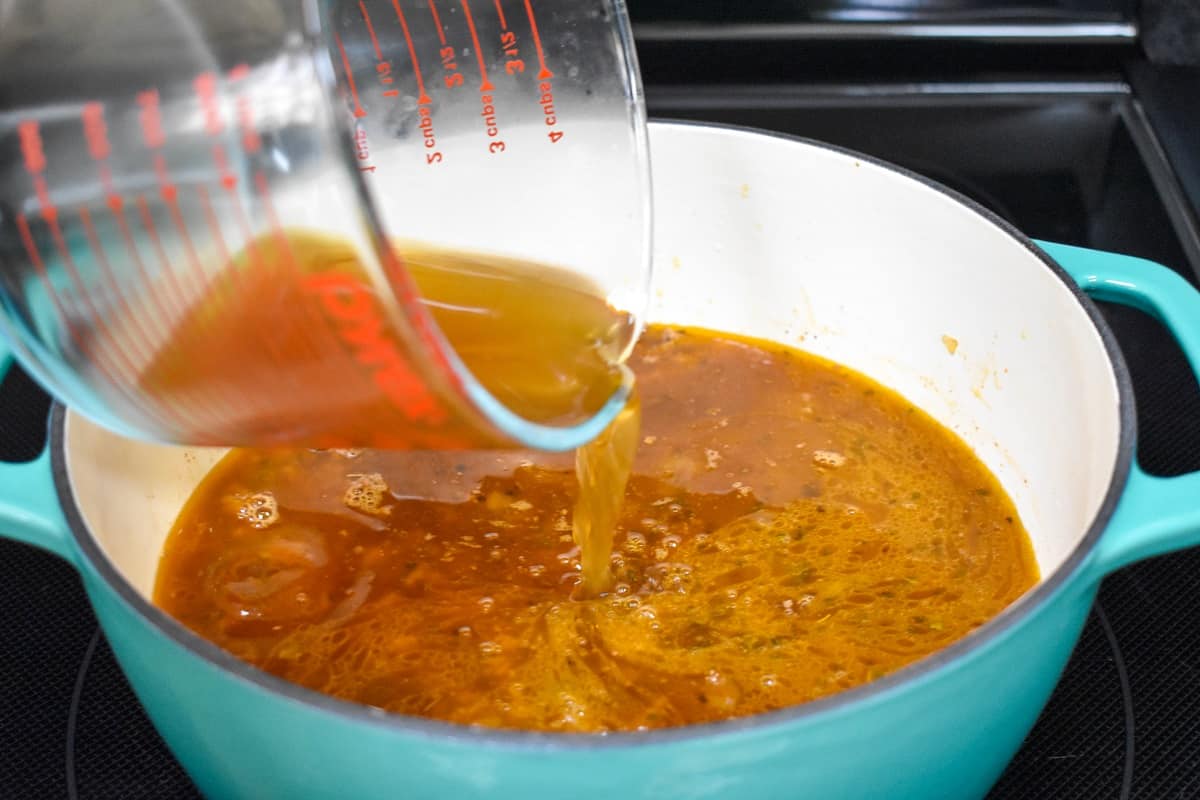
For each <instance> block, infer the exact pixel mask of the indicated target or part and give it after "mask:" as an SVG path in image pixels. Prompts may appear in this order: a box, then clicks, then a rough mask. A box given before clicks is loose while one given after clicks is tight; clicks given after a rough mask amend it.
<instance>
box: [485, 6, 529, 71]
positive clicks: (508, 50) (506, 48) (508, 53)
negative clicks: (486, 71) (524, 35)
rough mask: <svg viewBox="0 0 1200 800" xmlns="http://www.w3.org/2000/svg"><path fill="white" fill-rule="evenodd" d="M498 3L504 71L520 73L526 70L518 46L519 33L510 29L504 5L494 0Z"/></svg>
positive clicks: (497, 10) (497, 13)
mask: <svg viewBox="0 0 1200 800" xmlns="http://www.w3.org/2000/svg"><path fill="white" fill-rule="evenodd" d="M492 2H494V3H495V4H496V16H498V17H499V18H500V48H501V50H503V52H504V58H505V61H504V71H505V72H507V73H508V74H509V75H519V74H520V73H522V72H524V71H525V62H524V61H522V60H521V59H520V58H519V56H520V55H521V53H520V50H519V48H518V47H517V35H516V34H515V33H513V32H512V31H511V30H509V29H508V20H506V19H505V18H504V7H503V6H502V5H500V0H492Z"/></svg>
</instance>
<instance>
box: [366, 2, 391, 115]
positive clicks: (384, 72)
mask: <svg viewBox="0 0 1200 800" xmlns="http://www.w3.org/2000/svg"><path fill="white" fill-rule="evenodd" d="M358 10H359V13H361V14H362V18H363V22H364V23H366V26H367V33H368V34H369V35H370V37H371V47H373V48H374V49H375V62H376V63H375V72H376V74H377V75H378V76H379V82H380V83H381V84H383V86H385V87H387V88H385V89H384V90H383V96H384V97H399V96H400V90H399V89H396V88H392V85H393V84H394V83H395V82H396V79H395V78H393V77H392V62H391V61H388V60H387V59H385V58H384V57H383V49H382V48H380V46H379V37H378V36H376V35H375V25H374V24H373V23H372V22H371V14H370V13H369V12H368V11H367V4H366V3H365V2H363V0H359V3H358Z"/></svg>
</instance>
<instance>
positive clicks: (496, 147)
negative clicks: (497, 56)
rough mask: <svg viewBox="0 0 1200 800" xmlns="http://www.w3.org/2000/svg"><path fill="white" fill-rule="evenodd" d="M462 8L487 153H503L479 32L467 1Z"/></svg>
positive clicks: (494, 88)
mask: <svg viewBox="0 0 1200 800" xmlns="http://www.w3.org/2000/svg"><path fill="white" fill-rule="evenodd" d="M460 2H461V3H462V7H463V16H465V17H466V20H467V29H468V30H469V31H470V32H471V44H472V45H474V47H475V60H476V61H478V62H479V79H480V83H479V102H480V105H481V107H482V110H481V111H480V112H479V116H481V117H483V126H484V131H485V132H486V133H487V135H488V138H489V139H491V140H492V141H490V142H489V143H488V152H489V153H492V154H495V153H503V152H504V150H505V144H504V140H503V139H501V138H500V124H499V123H498V122H497V121H496V105H495V103H496V100H495V97H494V96H493V95H492V92H494V91H495V90H496V87H495V86H493V85H492V82H491V80H490V79H489V78H488V72H487V63H486V62H485V61H484V58H483V48H481V47H480V46H479V31H477V30H476V29H475V18H474V17H473V16H472V15H471V4H470V3H469V2H468V0H460Z"/></svg>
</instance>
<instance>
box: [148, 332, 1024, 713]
mask: <svg viewBox="0 0 1200 800" xmlns="http://www.w3.org/2000/svg"><path fill="white" fill-rule="evenodd" d="M630 366H631V367H632V369H633V370H634V371H635V373H636V374H637V376H638V384H639V393H640V398H641V412H642V414H643V428H642V430H641V432H640V433H639V434H638V435H637V439H636V444H637V452H636V457H635V458H634V460H633V467H632V474H631V477H630V479H629V482H628V487H627V489H626V491H625V492H624V505H623V506H622V507H620V510H619V511H618V512H617V513H616V515H615V524H614V525H613V527H612V528H611V530H612V531H613V536H614V538H613V545H612V548H611V550H609V549H608V547H606V546H605V544H604V543H603V542H600V544H599V545H598V546H596V547H594V548H593V549H592V550H590V551H589V550H587V549H581V547H580V545H579V542H578V541H577V540H576V538H575V534H576V533H577V532H578V531H579V528H578V526H577V524H576V519H575V515H576V514H577V513H578V509H579V508H580V506H579V505H578V493H579V485H578V482H577V479H576V473H575V471H574V470H573V466H574V465H573V463H572V458H571V456H570V455H569V454H562V455H547V454H539V453H528V452H508V451H488V452H483V451H475V452H459V453H452V452H411V451H410V452H396V451H384V450H354V451H345V450H343V451H325V452H313V451H309V450H295V449H290V450H285V449H277V450H249V449H243V450H234V451H231V452H230V453H229V455H227V456H226V457H225V459H224V460H223V461H222V462H221V463H220V464H219V465H218V466H217V467H216V468H215V469H214V470H213V471H212V472H211V473H210V474H209V476H208V477H207V478H206V479H205V480H204V481H203V482H202V483H201V484H200V485H199V486H198V487H197V489H196V491H195V493H194V495H193V497H192V499H191V500H190V501H189V503H188V504H187V506H186V507H185V508H184V510H183V511H182V513H181V515H180V517H179V519H178V521H177V523H176V525H175V527H174V529H173V530H172V532H171V535H170V537H169V539H168V541H167V543H166V546H165V549H164V553H163V557H162V561H161V565H160V568H159V572H158V578H157V585H156V588H155V593H154V600H155V602H156V603H157V604H158V605H160V606H161V607H162V608H164V609H165V610H166V611H167V612H168V613H170V614H172V615H173V616H175V617H176V618H177V619H179V620H180V621H181V622H183V623H184V624H185V625H187V626H188V627H190V628H191V629H192V630H194V631H195V632H197V633H198V634H199V635H201V636H203V637H205V638H207V639H209V640H211V641H213V642H215V643H217V644H218V645H220V646H221V647H223V648H225V649H227V650H228V651H230V652H232V653H234V654H235V655H237V656H238V657H240V658H242V659H245V660H246V661H248V662H250V663H252V664H255V665H257V666H259V667H261V668H263V669H265V670H267V671H269V672H272V673H274V674H276V675H278V676H281V677H283V678H285V679H287V680H290V681H293V682H295V683H298V684H301V685H303V686H307V687H309V688H311V689H314V690H316V691H319V692H324V693H327V694H330V695H333V696H336V697H340V698H344V699H346V700H350V701H353V702H358V703H363V704H367V705H371V706H376V707H379V708H383V709H387V710H389V711H394V712H398V713H404V714H411V715H417V716H424V717H430V718H436V719H442V720H447V721H452V722H459V723H465V724H476V725H484V726H491V727H498V728H518V729H530V730H545V731H572V732H577V731H619V730H638V729H650V728H661V727H672V726H678V725H687V724H694V723H699V722H706V721H713V720H720V719H727V718H731V717H740V716H745V715H748V714H754V713H758V712H762V711H767V710H771V709H777V708H782V707H786V706H791V705H796V704H799V703H804V702H807V701H810V700H812V699H815V698H818V697H823V696H827V695H829V694H832V693H835V692H838V691H842V690H844V689H847V688H850V687H852V686H856V685H859V684H862V683H864V682H867V681H870V680H872V679H874V678H876V677H879V676H881V675H884V674H887V673H889V672H891V671H893V670H896V669H898V668H900V667H902V666H904V665H906V664H909V663H911V662H913V661H915V660H917V659H919V658H922V657H923V656H926V655H928V654H930V653H932V652H935V651H936V650H938V649H940V648H942V647H945V646H947V645H949V644H951V643H952V642H954V641H956V640H958V639H959V638H961V637H962V636H964V635H966V634H967V633H969V632H970V631H971V630H973V629H974V628H976V627H977V626H979V625H981V624H983V623H984V622H985V621H987V620H988V619H989V618H991V617H992V616H994V615H995V614H997V613H999V612H1000V611H1001V610H1002V609H1003V608H1005V607H1006V606H1007V605H1008V604H1009V603H1011V602H1013V601H1014V600H1015V599H1016V598H1018V597H1019V596H1020V595H1021V594H1022V593H1024V592H1025V591H1026V590H1027V589H1029V588H1030V587H1031V586H1033V585H1034V584H1035V583H1036V581H1037V580H1038V570H1037V565H1036V561H1035V559H1034V556H1033V552H1032V548H1031V544H1030V541H1029V537H1028V535H1027V533H1026V531H1025V530H1024V528H1023V527H1022V524H1021V521H1020V519H1019V517H1018V516H1017V513H1016V510H1015V508H1014V507H1013V504H1012V502H1011V500H1010V499H1009V498H1008V496H1007V495H1006V494H1005V492H1004V490H1003V489H1002V488H1001V486H1000V485H999V483H998V482H997V481H996V479H995V478H994V476H992V475H991V474H990V473H989V472H988V470H987V469H986V467H985V466H984V465H983V464H982V463H981V462H980V461H979V460H978V459H977V458H976V457H975V456H974V454H973V453H972V452H971V451H970V449H969V448H968V447H967V446H966V445H965V444H964V443H963V442H962V441H961V440H960V439H958V438H957V437H956V436H955V435H954V434H952V433H951V432H949V431H948V430H946V429H945V428H943V427H942V426H940V425H939V424H938V423H936V422H935V421H934V420H933V419H931V418H930V417H928V416H927V415H925V414H924V413H923V412H921V411H920V410H919V409H917V408H915V407H914V406H912V405H911V404H910V403H908V402H907V401H906V400H904V399H903V398H902V397H900V396H899V395H897V394H895V393H893V392H891V391H890V390H888V389H886V388H884V387H882V386H880V385H878V384H876V383H874V382H872V381H870V380H868V379H866V378H865V377H863V376H861V375H858V374H857V373H854V372H852V371H851V370H849V369H846V368H844V367H841V366H839V365H836V364H833V363H830V362H827V361H824V360H821V359H818V358H816V357H813V356H810V355H806V354H804V353H801V352H799V351H796V350H793V349H790V348H787V347H785V346H782V345H779V344H775V343H771V342H764V341H758V340H752V339H747V338H743V337H738V336H732V335H728V334H722V333H719V332H712V331H702V330H696V329H679V328H670V327H664V326H651V327H650V328H649V329H648V331H647V332H646V333H645V334H644V335H643V336H642V338H641V339H640V341H639V342H638V345H637V347H636V348H635V350H634V353H633V356H632V357H631V360H630ZM598 560H599V561H603V562H604V565H605V566H606V567H607V568H608V569H611V581H612V582H611V585H609V587H608V589H607V591H602V592H600V593H598V594H596V593H593V594H581V593H580V592H579V591H578V586H579V584H580V582H581V580H582V577H583V576H585V575H587V574H588V572H589V570H595V569H597V566H596V562H597V561H598Z"/></svg>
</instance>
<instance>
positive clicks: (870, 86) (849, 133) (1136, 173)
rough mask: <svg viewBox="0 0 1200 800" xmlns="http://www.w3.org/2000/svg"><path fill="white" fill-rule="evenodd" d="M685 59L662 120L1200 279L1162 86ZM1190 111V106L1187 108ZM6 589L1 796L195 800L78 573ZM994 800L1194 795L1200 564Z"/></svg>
mask: <svg viewBox="0 0 1200 800" xmlns="http://www.w3.org/2000/svg"><path fill="white" fill-rule="evenodd" d="M1067 5H1070V4H1067ZM1084 5H1086V4H1084ZM680 52H681V51H680V50H679V49H678V48H675V47H667V48H665V49H662V50H659V51H655V50H653V49H652V50H651V51H649V52H648V53H647V55H648V58H647V59H645V62H644V64H643V67H644V70H645V73H646V77H647V98H648V102H649V105H650V110H651V113H652V114H653V115H654V116H659V117H671V118H684V119H703V120H711V121H716V122H729V123H736V124H741V125H751V126H757V127H762V128H767V129H772V130H777V131H783V132H789V133H793V134H798V135H803V136H808V137H812V138H816V139H821V140H825V141H829V142H832V143H836V144H839V145H843V146H847V147H852V148H855V149H859V150H863V151H865V152H868V153H870V154H872V155H875V156H878V157H881V158H884V159H888V160H892V161H895V162H897V163H900V164H902V165H904V166H907V167H910V168H912V169H915V170H917V171H920V172H923V173H925V174H927V175H929V176H931V177H933V178H935V179H937V180H941V181H943V182H945V183H947V184H949V185H951V186H953V187H954V188H956V189H958V190H959V191H962V192H964V193H965V194H967V195H970V196H972V197H974V198H975V199H977V200H978V201H980V202H981V203H983V204H984V205H986V206H988V207H990V208H992V209H993V210H994V211H996V212H997V213H999V214H1000V215H1001V216H1004V217H1006V218H1008V219H1009V220H1011V221H1012V222H1014V223H1015V224H1016V225H1017V226H1018V227H1019V228H1021V229H1022V230H1024V231H1025V232H1027V233H1028V234H1030V235H1032V236H1035V237H1038V238H1045V239H1052V240H1057V241H1062V242H1067V243H1072V244H1079V245H1084V246H1091V247H1099V248H1108V249H1112V250H1117V251H1121V252H1126V253H1130V254H1133V255H1139V256H1144V257H1147V258H1151V259H1153V260H1156V261H1160V262H1162V263H1164V264H1167V265H1169V266H1171V267H1173V268H1175V269H1177V270H1178V271H1180V272H1181V273H1182V274H1184V275H1185V276H1186V277H1188V279H1189V280H1191V281H1192V282H1193V283H1196V276H1197V274H1200V238H1198V237H1197V235H1196V231H1197V229H1198V226H1197V224H1196V220H1197V214H1196V210H1195V209H1196V208H1197V207H1200V202H1195V201H1193V202H1192V203H1190V204H1189V202H1188V201H1187V200H1186V197H1187V195H1188V193H1189V191H1195V190H1196V189H1200V184H1198V183H1196V182H1195V177H1196V176H1195V175H1193V174H1180V170H1179V169H1174V170H1173V169H1172V168H1171V166H1170V163H1171V162H1172V161H1174V163H1175V166H1176V167H1179V166H1180V165H1183V164H1184V163H1185V161H1186V157H1187V154H1186V153H1185V154H1184V156H1182V157H1179V156H1173V157H1170V158H1168V157H1167V156H1165V155H1164V153H1163V150H1162V146H1163V143H1164V142H1166V143H1167V144H1168V145H1169V144H1170V143H1171V142H1172V141H1174V140H1176V139H1180V136H1179V129H1178V126H1177V124H1176V127H1175V128H1174V129H1172V127H1171V125H1172V120H1173V119H1175V117H1174V116H1173V113H1174V112H1173V110H1172V108H1171V107H1170V106H1171V103H1170V102H1168V103H1166V104H1165V105H1164V104H1163V103H1162V102H1155V103H1153V104H1151V103H1150V102H1149V99H1152V98H1153V97H1154V95H1155V94H1156V92H1155V86H1154V85H1153V84H1152V83H1150V84H1146V83H1145V82H1144V81H1143V80H1141V79H1139V81H1135V83H1134V88H1132V89H1131V85H1130V82H1129V80H1128V78H1129V77H1130V73H1129V72H1128V71H1127V70H1122V69H1115V70H1113V71H1112V72H1103V71H1101V72H1092V73H1089V74H1087V75H1080V74H1071V75H1055V76H1053V77H1051V76H1048V75H1045V74H1043V75H1041V77H1033V78H1031V77H1028V76H1021V75H1014V74H1012V73H1011V72H1009V73H1006V74H1004V75H999V74H994V75H990V76H973V77H972V78H971V80H962V79H956V80H947V81H942V82H930V81H928V80H922V81H921V82H897V81H892V82H887V83H882V82H870V83H846V82H841V83H839V82H837V81H822V82H804V81H793V82H788V81H776V82H774V83H772V84H771V85H764V84H762V83H749V82H738V81H737V80H732V79H729V76H728V75H727V74H726V75H724V77H725V78H726V79H725V80H714V81H711V82H706V81H682V80H678V79H677V78H678V76H679V75H682V74H684V71H683V70H680V69H678V68H677V67H678V65H677V64H676V65H674V67H673V68H672V69H668V68H667V66H668V65H667V64H666V63H665V62H664V61H663V59H671V58H675V57H677V56H678V54H679V53H680ZM1089 58H1093V60H1100V56H1097V55H1095V54H1093V56H1091V57H1089ZM1083 62H1086V63H1092V62H1091V61H1089V60H1088V58H1085V59H1083ZM660 68H661V69H660ZM673 70H674V71H673ZM1143 72H1144V70H1143ZM656 74H661V75H664V76H669V77H666V78H664V80H662V81H656V80H655V79H654V75H656ZM1144 77H1145V76H1144V75H1143V78H1144ZM1185 84H1186V85H1188V86H1197V87H1200V82H1197V83H1194V84H1192V83H1187V82H1186V81H1185ZM1143 86H1144V87H1145V90H1144V91H1143V89H1142V88H1141V87H1143ZM1157 94H1159V95H1162V94H1164V93H1163V92H1161V91H1159V92H1157ZM1166 96H1167V97H1168V99H1170V98H1172V97H1176V95H1171V94H1170V93H1167V94H1166ZM1148 98H1149V99H1148ZM1159 99H1160V100H1161V98H1159ZM1143 101H1146V103H1145V105H1144V104H1143ZM1191 102H1192V103H1194V104H1200V91H1197V92H1195V93H1194V94H1193V95H1192V96H1191ZM1196 108H1198V109H1200V105H1197V106H1196ZM1148 119H1151V120H1154V122H1155V124H1154V125H1150V124H1148V122H1147V120H1148ZM1192 130H1194V128H1192ZM1183 140H1184V141H1186V136H1185V137H1183ZM1197 199H1200V196H1198V197H1197ZM1103 310H1104V313H1105V315H1106V317H1107V318H1108V320H1109V322H1110V324H1111V325H1112V326H1113V328H1114V331H1115V332H1116V335H1117V338H1118V341H1119V343H1120V345H1121V348H1122V350H1123V351H1124V353H1125V356H1126V358H1127V360H1128V362H1129V365H1130V368H1131V371H1132V375H1133V382H1134V387H1135V390H1136V395H1137V404H1138V425H1139V453H1138V455H1139V459H1140V460H1141V463H1142V465H1143V466H1144V467H1145V468H1146V469H1147V470H1149V471H1151V472H1153V473H1157V474H1178V473H1181V472H1186V471H1191V470H1197V469H1200V390H1198V388H1197V385H1196V381H1195V379H1194V378H1193V377H1192V375H1191V373H1190V371H1189V370H1188V369H1187V365H1186V363H1185V361H1184V359H1183V356H1182V354H1181V353H1180V351H1179V349H1178V348H1177V347H1176V346H1175V344H1174V343H1173V341H1172V340H1171V339H1170V337H1169V336H1168V335H1167V333H1166V332H1165V330H1164V329H1163V328H1162V327H1161V326H1160V325H1159V324H1158V323H1157V322H1156V321H1154V320H1152V319H1151V318H1149V317H1147V316H1144V315H1143V314H1141V313H1140V312H1136V311H1132V310H1129V309H1126V308H1120V307H1114V306H1103ZM47 402H48V401H47V399H46V398H45V396H44V395H42V394H41V393H40V392H39V391H38V390H37V389H36V388H35V387H34V386H33V385H32V383H31V382H30V381H29V380H28V379H27V378H26V377H25V376H24V375H23V374H21V373H20V372H19V371H18V370H15V369H14V370H13V372H12V374H10V375H9V376H8V378H7V379H5V380H4V382H3V384H0V459H4V460H23V459H26V458H30V457H32V456H33V455H35V454H36V453H37V451H38V449H39V448H40V446H41V442H42V438H43V434H44V430H45V412H46V408H47ZM1197 502H1200V498H1198V499H1197ZM0 587H2V588H0V641H2V642H3V644H2V646H0V709H2V711H0V798H9V797H12V798H39V799H40V798H53V797H64V796H65V797H70V798H76V797H78V798H92V799H94V800H109V799H110V798H111V799H112V800H136V798H181V799H185V798H191V797H198V795H197V793H196V790H195V789H194V787H193V786H192V785H191V783H190V781H189V780H188V778H187V776H186V775H185V774H184V772H183V771H182V769H181V768H180V767H179V766H178V764H176V762H175V761H174V760H173V759H172V757H171V755H170V753H169V751H168V750H167V749H166V747H165V746H164V745H163V743H162V741H161V740H160V739H159V737H158V736H157V734H156V733H155V731H154V729H153V728H152V726H151V725H150V723H149V722H148V720H147V719H146V717H145V716H144V714H143V713H142V711H141V708H140V707H139V705H138V703H137V700H136V698H135V697H134V696H133V694H132V692H131V690H130V689H129V687H128V685H127V684H126V682H125V680H124V678H123V676H122V674H121V672H120V670H119V669H118V667H117V665H116V662H115V661H114V660H113V657H112V654H111V652H110V651H109V649H108V645H107V644H106V642H105V640H104V637H103V634H102V633H100V632H99V630H98V629H97V626H96V621H95V618H94V617H93V616H92V613H91V611H90V609H89V606H88V603H87V600H86V597H85V596H84V594H83V591H82V588H81V586H80V582H79V580H78V578H77V577H76V576H75V574H74V573H73V572H72V570H71V569H70V568H69V567H68V566H66V564H64V563H63V562H61V561H59V560H57V559H56V558H54V557H53V556H50V555H47V554H45V553H43V552H41V551H38V550H36V549H34V548H31V547H27V546H23V545H17V544H13V543H10V542H5V541H3V540H0ZM980 689H981V691H982V690H986V687H980ZM991 797H993V798H996V799H1000V798H1005V799H1008V798H1020V799H1021V800H1038V799H1039V798H1046V799H1047V800H1049V799H1050V798H1053V799H1054V800H1071V798H1080V799H1082V798H1088V799H1089V800H1090V798H1110V797H1111V798H1125V797H1139V798H1192V797H1200V549H1194V550H1189V551H1184V552H1179V553H1174V554H1171V555H1167V556H1162V557H1159V558H1156V559H1153V560H1150V561H1147V562H1143V563H1140V564H1136V565H1134V566H1131V567H1128V568H1126V569H1124V570H1122V571H1120V572H1118V573H1116V574H1114V575H1112V576H1110V577H1108V578H1107V579H1106V580H1105V581H1104V583H1103V586H1102V588H1101V592H1100V595H1099V600H1098V602H1097V603H1096V605H1095V607H1094V609H1093V612H1092V615H1091V618H1090V619H1089V621H1088V624H1087V627H1086V629H1085V631H1084V633H1083V637H1082V639H1081V640H1080V643H1079V645H1078V647H1077V649H1076V652H1075V654H1074V656H1073V658H1072V660H1071V662H1070V665H1069V666H1068V668H1067V670H1066V672H1065V674H1064V676H1063V678H1062V681H1061V683H1060V685H1059V687H1058V690H1057V691H1056V693H1055V694H1054V697H1053V698H1052V699H1051V701H1050V703H1049V705H1048V707H1047V708H1046V710H1045V713H1044V714H1043V716H1042V718H1041V719H1040V721H1039V722H1038V724H1037V726H1036V728H1035V729H1034V730H1033V732H1032V734H1031V735H1030V736H1029V738H1028V740H1027V741H1026V742H1025V745H1024V747H1023V749H1022V750H1021V751H1020V753H1019V754H1018V755H1017V757H1016V758H1015V759H1014V761H1013V762H1012V764H1011V765H1010V767H1009V769H1008V771H1007V772H1006V773H1005V774H1004V776H1003V778H1002V779H1001V780H1000V782H999V783H998V784H997V785H996V787H995V788H994V790H993V792H992V795H991Z"/></svg>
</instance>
